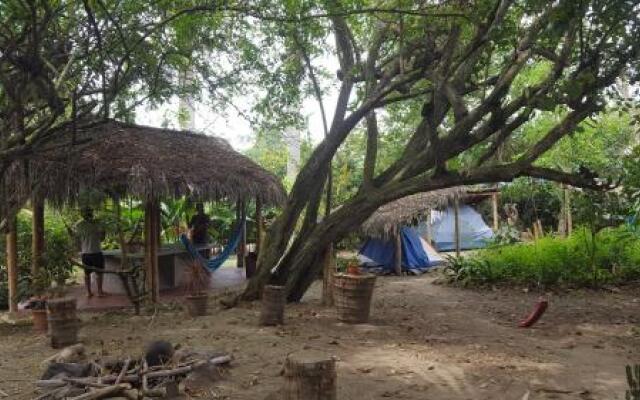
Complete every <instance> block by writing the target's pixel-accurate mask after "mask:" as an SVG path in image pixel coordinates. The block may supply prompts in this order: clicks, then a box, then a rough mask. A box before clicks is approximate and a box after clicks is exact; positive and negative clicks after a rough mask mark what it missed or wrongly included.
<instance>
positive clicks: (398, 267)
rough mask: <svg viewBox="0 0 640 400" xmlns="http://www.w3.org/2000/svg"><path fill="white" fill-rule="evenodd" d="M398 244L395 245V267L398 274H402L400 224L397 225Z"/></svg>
mask: <svg viewBox="0 0 640 400" xmlns="http://www.w3.org/2000/svg"><path fill="white" fill-rule="evenodd" d="M395 239H396V245H395V250H396V253H395V257H394V269H395V272H396V275H402V227H401V226H400V225H398V226H397V227H396V237H395Z"/></svg>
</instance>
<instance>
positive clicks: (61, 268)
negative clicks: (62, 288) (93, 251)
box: [0, 211, 75, 309]
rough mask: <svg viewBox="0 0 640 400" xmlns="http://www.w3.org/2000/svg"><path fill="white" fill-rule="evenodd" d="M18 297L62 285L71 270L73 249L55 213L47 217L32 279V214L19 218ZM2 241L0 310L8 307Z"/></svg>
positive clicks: (21, 214)
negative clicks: (41, 250)
mask: <svg viewBox="0 0 640 400" xmlns="http://www.w3.org/2000/svg"><path fill="white" fill-rule="evenodd" d="M17 228H18V298H19V299H24V298H27V297H29V296H31V295H33V294H39V293H42V292H43V291H44V290H46V289H47V288H48V287H49V286H50V285H51V284H52V283H53V282H55V283H57V284H58V285H61V284H63V283H64V282H65V281H66V280H67V279H68V278H69V277H70V276H71V273H72V271H73V264H71V262H70V261H69V257H70V256H71V255H73V253H74V252H75V248H74V247H75V246H74V244H73V242H72V240H71V238H70V237H69V234H68V232H67V229H66V227H65V225H64V222H63V220H62V219H61V217H60V216H59V215H57V214H53V213H49V214H47V218H46V224H45V249H44V255H43V260H42V261H43V263H42V267H41V270H40V273H39V274H38V276H31V215H30V213H28V212H26V211H23V212H21V213H20V214H19V215H18V225H17ZM5 260H6V253H5V242H4V241H2V242H1V243H0V309H3V308H6V307H8V299H7V294H8V287H7V267H6V264H5Z"/></svg>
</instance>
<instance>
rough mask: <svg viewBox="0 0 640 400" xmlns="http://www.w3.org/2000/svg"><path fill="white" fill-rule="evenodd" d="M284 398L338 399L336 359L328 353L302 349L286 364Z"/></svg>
mask: <svg viewBox="0 0 640 400" xmlns="http://www.w3.org/2000/svg"><path fill="white" fill-rule="evenodd" d="M284 379H285V382H284V387H283V397H282V398H283V400H336V398H337V385H336V380H337V373H336V363H335V360H334V359H333V358H332V357H330V356H327V355H326V354H322V353H318V352H314V351H301V352H297V353H292V354H290V355H289V356H288V357H287V359H286V361H285V364H284Z"/></svg>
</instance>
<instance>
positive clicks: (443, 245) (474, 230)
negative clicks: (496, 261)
mask: <svg viewBox="0 0 640 400" xmlns="http://www.w3.org/2000/svg"><path fill="white" fill-rule="evenodd" d="M458 212H459V214H458V215H459V221H460V222H459V229H460V249H461V250H470V249H478V248H483V247H486V245H487V242H488V241H489V240H491V239H492V238H493V230H492V229H491V228H490V227H489V226H488V225H487V224H486V223H485V222H484V220H483V219H482V215H480V213H478V212H477V211H476V210H474V209H473V207H471V206H469V205H466V204H463V205H460V209H459V211H458ZM430 223H431V238H432V240H433V243H434V245H435V247H436V249H437V250H438V251H452V250H455V249H456V228H455V211H454V208H453V207H447V208H446V209H445V210H444V211H432V212H431V221H430ZM426 229H427V227H426V222H423V223H422V224H421V225H420V227H419V230H420V232H424V231H426Z"/></svg>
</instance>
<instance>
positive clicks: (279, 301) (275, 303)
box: [260, 285, 287, 325]
mask: <svg viewBox="0 0 640 400" xmlns="http://www.w3.org/2000/svg"><path fill="white" fill-rule="evenodd" d="M285 294H286V292H285V288H284V286H274V285H267V286H265V287H264V290H263V291H262V310H261V312H260V325H282V324H284V305H285V303H286V301H287V297H286V295H285Z"/></svg>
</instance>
